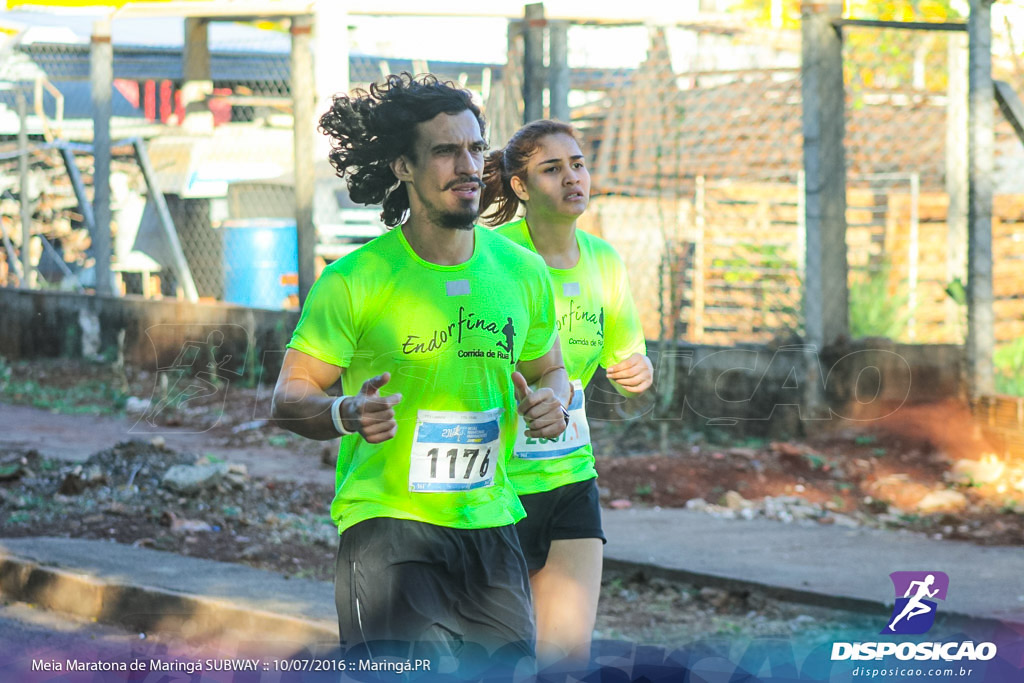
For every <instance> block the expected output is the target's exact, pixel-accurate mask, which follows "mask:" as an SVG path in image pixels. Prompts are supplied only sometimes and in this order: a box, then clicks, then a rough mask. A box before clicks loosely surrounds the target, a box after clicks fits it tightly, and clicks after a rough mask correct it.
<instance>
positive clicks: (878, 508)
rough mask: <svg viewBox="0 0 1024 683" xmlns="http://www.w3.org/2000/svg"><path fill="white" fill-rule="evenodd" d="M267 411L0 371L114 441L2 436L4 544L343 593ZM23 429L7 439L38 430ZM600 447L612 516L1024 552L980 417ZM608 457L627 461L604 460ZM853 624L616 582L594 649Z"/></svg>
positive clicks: (28, 367) (235, 397) (217, 398)
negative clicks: (54, 448) (759, 524)
mask: <svg viewBox="0 0 1024 683" xmlns="http://www.w3.org/2000/svg"><path fill="white" fill-rule="evenodd" d="M147 400H148V404H147ZM268 401H269V391H268V389H267V388H265V387H264V388H262V389H260V388H246V387H242V386H238V385H237V383H235V384H234V385H231V384H229V383H219V382H216V381H214V382H206V381H199V382H195V381H193V380H191V379H184V380H183V379H182V378H169V379H168V380H167V381H162V380H161V379H160V378H159V377H156V376H154V375H153V374H150V373H143V372H137V371H133V370H132V369H131V368H126V369H124V370H118V369H117V368H115V367H112V366H111V365H110V364H106V363H84V362H72V361H47V362H34V363H31V364H29V363H2V364H0V412H2V411H3V410H4V405H3V404H8V405H22V406H24V405H34V406H35V407H36V408H38V409H40V410H38V411H32V414H33V415H39V416H43V417H45V416H46V415H50V414H51V412H55V413H60V414H62V415H68V414H79V417H77V418H75V420H77V421H78V422H77V423H78V424H79V429H80V430H81V434H82V436H81V438H82V439H83V440H85V441H88V440H89V439H93V440H94V441H89V443H103V440H104V439H105V438H110V439H111V442H110V443H108V444H107V445H105V446H104V447H102V448H97V449H96V450H95V451H90V452H91V455H89V457H88V458H87V459H85V460H84V461H83V460H81V459H80V458H79V461H78V462H71V461H69V460H68V459H67V458H66V457H64V456H65V454H62V453H58V454H57V456H56V457H54V456H53V455H52V454H51V455H42V454H40V453H39V452H38V451H37V450H35V449H33V448H31V447H23V446H17V445H16V444H18V443H21V442H19V441H18V440H17V439H16V438H14V440H13V441H12V440H11V434H10V433H9V434H7V435H5V436H4V437H3V438H5V439H7V441H5V443H6V444H7V445H6V446H4V447H3V448H2V449H0V536H7V537H13V536H30V535H58V536H73V537H82V538H101V539H109V540H112V541H116V542H119V543H127V544H134V545H139V546H144V547H150V548H155V549H158V550H165V551H170V552H177V553H181V554H185V555H193V556H197V557H206V558H211V559H216V560H221V561H228V562H244V563H246V564H249V565H251V566H254V567H258V568H263V569H270V570H274V571H277V572H281V573H284V574H287V575H290V576H296V577H307V578H315V579H321V580H329V579H330V578H331V576H332V573H333V553H334V548H335V542H336V532H335V530H334V529H333V527H332V526H331V523H330V519H329V514H328V509H327V506H328V503H329V501H330V499H331V496H332V490H333V462H332V458H333V454H332V452H331V447H330V446H329V445H328V446H327V447H326V448H325V446H324V445H323V444H317V443H313V442H309V441H306V440H304V439H300V438H298V437H295V436H293V435H291V434H289V433H287V432H285V431H283V430H280V429H278V428H277V427H274V426H273V425H270V424H269V423H268V422H267V421H266V419H265V418H263V417H261V416H266V415H268V414H269V410H268V405H267V402H268ZM44 410H45V411H51V412H44ZM105 420H110V422H104V421H105ZM116 420H121V421H120V422H116ZM27 422H28V423H29V424H27V425H26V424H21V425H5V427H4V428H5V431H8V432H11V433H16V432H17V430H18V429H19V428H21V429H23V430H25V431H33V425H32V424H31V420H30V421H27ZM40 422H42V423H43V424H45V422H46V421H45V419H41V420H40ZM103 424H110V425H122V426H121V427H120V428H118V429H110V430H109V436H108V433H107V432H104V431H103V429H102V428H99V427H97V425H103ZM124 424H137V425H142V426H143V428H142V429H138V430H135V431H133V432H132V433H131V434H130V436H133V437H136V439H137V440H135V441H126V442H122V443H119V444H116V445H115V443H113V438H114V436H115V435H118V434H120V435H121V436H123V435H124V428H123V425H124ZM169 426H174V427H179V428H181V427H190V428H191V429H186V430H184V431H187V432H191V436H190V439H191V441H189V440H186V441H184V442H180V443H179V442H175V445H173V446H172V445H169V444H170V442H171V441H172V440H173V439H172V438H171V437H170V436H167V435H166V433H167V432H168V430H167V429H166V428H167V427H169ZM179 431H180V430H179ZM592 432H593V437H594V442H595V451H596V452H597V453H598V454H599V455H598V470H599V472H600V478H599V484H600V487H601V491H602V499H603V502H604V504H605V505H608V506H611V507H615V508H622V507H628V506H632V505H658V506H663V507H669V506H686V507H689V508H691V509H699V510H703V511H705V512H707V513H708V514H714V515H719V516H726V517H744V518H753V517H759V516H760V517H769V518H772V519H778V520H779V521H780V523H817V524H837V525H846V526H856V525H866V526H875V527H882V528H906V529H912V530H917V531H922V532H926V533H929V534H932V535H934V536H936V537H942V538H955V539H965V540H969V541H973V542H976V543H980V544H1004V545H1024V514H1022V513H1024V470H1022V469H1021V464H1020V463H1017V462H1013V461H1007V460H1004V459H999V458H995V457H994V456H991V455H986V453H987V451H988V447H987V445H986V444H985V443H984V442H983V441H981V439H980V436H978V434H977V432H976V430H974V429H973V427H972V423H971V421H970V416H969V415H968V414H967V412H966V410H964V409H962V408H960V407H958V406H956V405H953V404H941V405H931V406H925V407H904V408H902V409H901V410H900V411H898V412H897V413H896V414H894V415H893V416H891V417H890V418H888V419H886V420H881V421H877V422H872V423H842V424H838V425H836V426H835V428H833V429H831V430H830V431H828V432H825V433H822V434H820V435H818V436H815V437H813V438H808V439H804V440H799V441H788V442H774V443H773V442H765V441H758V440H746V441H730V440H729V439H728V438H727V437H725V438H723V437H722V436H721V435H714V434H713V435H707V434H703V433H700V432H691V431H684V430H678V431H672V432H671V433H670V440H669V449H668V451H667V452H665V453H660V452H657V451H656V448H657V444H658V438H657V436H658V435H657V433H656V431H655V428H654V426H653V425H652V423H650V422H642V421H636V422H629V423H621V422H619V423H610V422H595V424H594V425H593V430H592ZM26 443H28V442H27V441H26ZM12 444H15V445H12ZM182 444H184V446H182ZM190 444H191V445H190ZM242 453H248V454H249V455H250V456H252V454H253V453H257V454H261V457H266V456H270V457H279V458H280V459H281V462H284V463H287V466H288V467H291V468H292V469H293V470H294V469H296V468H297V466H296V464H295V463H302V465H301V470H302V472H303V475H302V476H300V477H291V478H290V480H289V479H286V478H284V477H279V476H262V475H257V474H254V470H253V468H252V466H250V467H246V466H245V464H244V463H245V460H244V458H237V457H234V456H235V455H238V454H242ZM609 453H615V454H617V455H616V456H615V457H611V456H609V455H603V454H609ZM250 462H253V461H252V460H250ZM261 462H262V460H261ZM175 465H184V466H194V465H199V466H202V467H204V468H205V469H206V470H208V471H210V472H212V475H211V478H210V480H209V481H208V482H207V483H206V484H205V485H204V487H203V488H202V489H201V490H199V491H196V492H187V491H183V490H174V489H172V488H170V487H169V485H168V484H166V483H165V482H164V477H165V475H166V473H167V471H168V469H170V468H171V467H173V466H175ZM251 470H252V471H251ZM856 619H857V617H856V616H855V615H850V614H845V613H840V612H832V611H824V610H818V611H817V612H813V611H812V610H811V608H808V607H801V606H796V605H788V604H785V603H779V602H776V601H772V600H769V599H766V598H764V597H763V596H759V595H757V594H754V593H750V592H741V593H728V592H724V591H720V590H716V589H707V588H705V589H698V588H696V587H694V586H689V585H685V584H679V583H674V582H667V581H662V580H659V579H651V578H650V577H646V576H642V575H620V574H610V575H608V576H606V577H605V581H604V590H603V593H602V600H601V614H600V616H599V622H598V634H599V636H601V637H606V638H626V639H631V640H635V641H637V642H652V643H659V642H660V643H664V644H671V643H672V642H675V643H678V642H681V641H680V639H683V638H686V637H687V634H690V635H698V634H707V633H709V630H708V626H709V624H711V630H710V632H711V633H715V632H721V633H728V634H733V635H735V634H736V633H737V631H742V632H743V633H744V634H746V635H749V636H756V635H767V634H779V633H782V634H787V635H789V634H793V633H796V632H806V631H808V630H813V629H815V628H821V627H823V625H825V624H828V625H829V627H830V628H834V627H835V625H836V624H837V623H849V622H851V621H855V620H856Z"/></svg>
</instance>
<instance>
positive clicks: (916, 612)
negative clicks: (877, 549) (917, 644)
mask: <svg viewBox="0 0 1024 683" xmlns="http://www.w3.org/2000/svg"><path fill="white" fill-rule="evenodd" d="M889 578H891V579H892V583H893V588H894V589H895V591H896V596H897V597H896V604H895V605H893V608H892V618H891V619H890V621H889V625H888V626H886V627H885V629H883V630H882V633H901V634H905V635H912V634H920V633H926V632H927V631H928V629H930V628H931V627H932V624H934V623H935V612H936V603H935V602H934V601H933V600H929V599H928V598H938V599H939V600H945V599H946V591H947V590H949V577H948V576H947V575H946V574H945V573H943V572H935V571H931V572H893V573H892V574H890V575H889ZM901 596H902V597H901Z"/></svg>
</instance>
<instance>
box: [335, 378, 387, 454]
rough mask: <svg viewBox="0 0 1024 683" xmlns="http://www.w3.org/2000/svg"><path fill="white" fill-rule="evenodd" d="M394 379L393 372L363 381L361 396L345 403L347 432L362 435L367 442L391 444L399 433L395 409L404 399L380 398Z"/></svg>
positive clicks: (344, 411) (342, 407) (343, 415)
mask: <svg viewBox="0 0 1024 683" xmlns="http://www.w3.org/2000/svg"><path fill="white" fill-rule="evenodd" d="M390 380H391V373H389V372H385V373H384V374H382V375H377V376H376V377H371V378H370V379H368V380H366V381H365V382H363V386H362V387H360V388H359V393H358V394H356V395H354V396H346V397H345V398H344V399H343V400H342V402H341V422H342V424H343V425H344V426H345V429H347V430H349V431H350V432H359V434H361V435H362V437H363V438H364V439H366V441H367V443H381V442H382V441H387V440H388V439H392V438H394V436H395V432H397V431H398V423H397V422H396V421H395V411H394V407H395V406H396V405H398V402H399V401H401V400H402V395H401V394H391V395H390V396H381V395H380V388H381V387H383V386H384V385H385V384H387V383H388V382H389V381H390Z"/></svg>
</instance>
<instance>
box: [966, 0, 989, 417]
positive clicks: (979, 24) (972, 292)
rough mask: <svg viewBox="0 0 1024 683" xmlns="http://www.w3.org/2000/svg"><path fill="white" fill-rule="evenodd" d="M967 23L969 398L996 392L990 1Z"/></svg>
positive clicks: (979, 4) (973, 1)
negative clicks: (993, 356)
mask: <svg viewBox="0 0 1024 683" xmlns="http://www.w3.org/2000/svg"><path fill="white" fill-rule="evenodd" d="M970 7H971V13H970V16H969V17H968V19H967V33H968V40H969V46H968V68H969V73H970V77H969V81H968V92H969V98H970V99H969V102H970V104H969V107H970V109H969V112H968V120H969V121H970V134H969V143H968V164H969V167H970V183H969V185H968V199H967V213H968V246H967V273H968V275H967V373H968V384H969V386H970V392H971V396H972V397H974V398H977V397H978V396H983V395H986V394H992V393H995V376H994V371H993V366H992V360H993V359H992V353H993V351H992V347H993V345H994V329H995V324H994V320H993V309H992V193H993V186H992V172H993V140H994V133H993V118H994V117H993V110H994V109H995V98H994V95H993V84H992V0H970Z"/></svg>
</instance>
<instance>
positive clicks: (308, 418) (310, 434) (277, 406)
mask: <svg viewBox="0 0 1024 683" xmlns="http://www.w3.org/2000/svg"><path fill="white" fill-rule="evenodd" d="M334 400H335V397H334V396H328V395H327V394H325V393H324V392H322V391H317V392H311V391H309V390H308V389H306V388H303V390H302V393H301V394H298V393H297V392H295V391H294V390H292V391H289V389H288V388H284V389H279V390H277V391H275V392H274V399H273V403H272V406H271V416H272V418H273V420H274V424H276V425H277V426H278V427H280V428H282V429H287V430H288V431H290V432H294V433H296V434H298V435H300V436H304V437H306V438H307V439H314V440H316V441H327V440H329V439H336V438H338V430H337V429H335V427H334V421H333V420H332V419H331V405H332V404H333V403H334Z"/></svg>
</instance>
